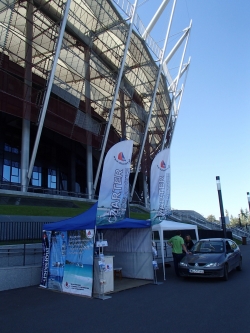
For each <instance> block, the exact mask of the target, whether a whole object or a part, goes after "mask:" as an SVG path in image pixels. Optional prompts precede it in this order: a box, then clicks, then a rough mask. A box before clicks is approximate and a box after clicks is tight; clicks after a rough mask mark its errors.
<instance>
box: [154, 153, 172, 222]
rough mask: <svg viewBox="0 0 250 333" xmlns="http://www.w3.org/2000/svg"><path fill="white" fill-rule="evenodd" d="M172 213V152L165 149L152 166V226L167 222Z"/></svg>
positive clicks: (156, 157)
mask: <svg viewBox="0 0 250 333" xmlns="http://www.w3.org/2000/svg"><path fill="white" fill-rule="evenodd" d="M170 212H171V206H170V150H169V149H164V150H162V151H161V152H160V153H159V154H157V155H156V156H155V158H154V160H153V162H152V166H151V173H150V219H151V224H152V225H154V224H158V223H160V222H161V221H163V220H165V219H166V218H167V216H168V215H169V214H170Z"/></svg>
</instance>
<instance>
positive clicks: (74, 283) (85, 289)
mask: <svg viewBox="0 0 250 333" xmlns="http://www.w3.org/2000/svg"><path fill="white" fill-rule="evenodd" d="M93 254H94V229H91V230H77V231H68V244H67V252H66V260H65V266H64V275H63V281H62V290H63V291H64V292H67V293H71V294H78V295H84V296H89V297H91V296H92V286H93Z"/></svg>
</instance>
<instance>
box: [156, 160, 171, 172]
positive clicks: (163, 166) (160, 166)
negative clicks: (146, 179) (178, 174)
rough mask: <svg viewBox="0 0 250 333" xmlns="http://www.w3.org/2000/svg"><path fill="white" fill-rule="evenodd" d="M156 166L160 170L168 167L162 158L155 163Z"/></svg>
mask: <svg viewBox="0 0 250 333" xmlns="http://www.w3.org/2000/svg"><path fill="white" fill-rule="evenodd" d="M157 168H158V169H160V170H161V171H166V170H167V169H169V166H168V168H167V166H166V163H165V162H164V161H163V160H162V161H161V163H160V165H157Z"/></svg>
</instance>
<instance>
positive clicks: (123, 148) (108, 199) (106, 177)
mask: <svg viewBox="0 0 250 333" xmlns="http://www.w3.org/2000/svg"><path fill="white" fill-rule="evenodd" d="M132 151H133V141H132V140H126V141H121V142H119V143H117V144H115V145H114V146H113V147H112V148H111V149H110V150H109V151H108V153H107V155H106V158H105V160H104V165H103V172H102V179H101V186H100V191H99V199H98V207H97V215H96V225H104V224H110V223H116V222H118V221H120V220H123V219H124V218H125V214H126V208H127V201H128V196H129V175H130V165H131V157H132Z"/></svg>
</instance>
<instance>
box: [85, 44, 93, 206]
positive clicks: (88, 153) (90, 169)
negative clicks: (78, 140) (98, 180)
mask: <svg viewBox="0 0 250 333" xmlns="http://www.w3.org/2000/svg"><path fill="white" fill-rule="evenodd" d="M84 56H85V59H84V62H85V64H84V65H85V74H84V76H85V110H86V115H88V117H89V118H90V117H91V103H90V66H89V61H90V49H89V48H88V47H86V48H85V50H84ZM87 121H88V122H89V121H90V119H88V120H87ZM89 126H90V123H89ZM86 162H87V163H86V164H87V165H86V166H87V193H88V198H89V199H92V195H93V157H92V133H91V132H90V131H87V145H86Z"/></svg>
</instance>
